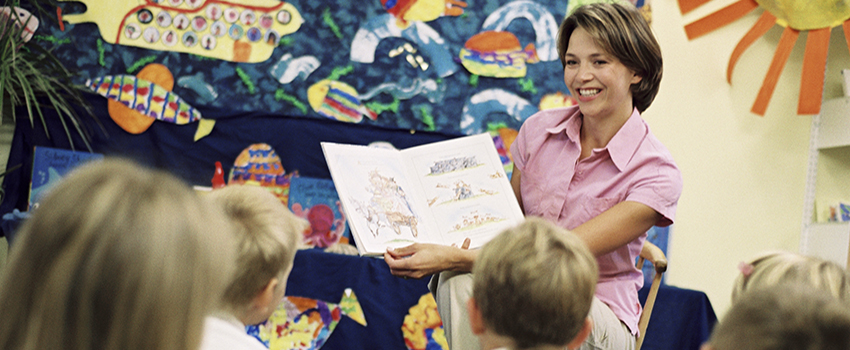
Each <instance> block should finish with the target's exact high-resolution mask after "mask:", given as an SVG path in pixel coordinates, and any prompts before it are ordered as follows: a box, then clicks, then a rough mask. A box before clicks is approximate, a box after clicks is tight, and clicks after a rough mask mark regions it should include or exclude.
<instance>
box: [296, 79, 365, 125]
mask: <svg viewBox="0 0 850 350" xmlns="http://www.w3.org/2000/svg"><path fill="white" fill-rule="evenodd" d="M307 101H308V102H309V103H310V107H313V110H314V111H316V113H319V114H320V115H322V116H325V117H327V118H330V119H335V120H339V121H342V122H349V123H359V122H360V121H361V120H363V117H364V116H365V117H367V118H369V119H372V120H376V119H378V114H377V113H375V112H374V111H372V110H370V109H369V108H368V107H366V106H365V105H364V104H363V103H362V102H361V101H360V95H358V93H357V90H356V89H354V88H353V87H352V86H351V85H348V84H346V83H343V82H341V81H338V80H330V79H324V80H321V81H319V82H317V83H315V84H313V85H311V86H310V87H309V88H307Z"/></svg>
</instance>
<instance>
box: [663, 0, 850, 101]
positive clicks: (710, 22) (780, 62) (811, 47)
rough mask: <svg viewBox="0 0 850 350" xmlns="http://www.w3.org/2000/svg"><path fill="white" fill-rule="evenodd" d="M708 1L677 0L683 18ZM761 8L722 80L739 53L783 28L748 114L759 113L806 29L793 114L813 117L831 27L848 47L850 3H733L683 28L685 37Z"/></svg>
mask: <svg viewBox="0 0 850 350" xmlns="http://www.w3.org/2000/svg"><path fill="white" fill-rule="evenodd" d="M709 1H711V0H678V2H679V9H680V10H681V11H682V14H686V13H688V12H690V11H691V10H693V9H695V8H697V7H699V6H700V5H702V4H704V3H707V2H709ZM758 7H761V8H763V9H764V10H765V11H764V13H762V15H761V17H759V19H758V21H757V22H756V24H755V25H753V27H752V28H751V29H750V31H749V32H747V34H746V35H744V37H743V38H741V40H740V41H739V42H738V45H737V46H735V50H734V51H732V56H731V57H730V58H729V66H728V67H727V68H726V81H728V82H730V83H731V81H732V70H733V69H734V68H735V63H736V62H737V61H738V58H740V57H741V54H742V53H743V52H744V51H745V50H746V49H747V48H748V47H750V45H751V44H752V43H753V42H755V41H756V39H758V38H760V37H761V36H762V35H764V34H765V33H767V31H768V30H769V29H770V28H771V27H773V26H774V25H780V26H782V27H785V29H784V31H783V32H782V37H781V38H780V39H779V44H778V46H777V47H776V52H775V53H774V55H773V60H772V61H771V62H770V68H768V70H767V75H766V76H765V78H764V82H763V83H762V85H761V89H760V90H759V93H758V96H757V97H756V101H755V103H753V107H752V109H751V111H752V112H753V113H756V114H758V115H762V116H763V115H764V112H765V110H766V109H767V104H768V102H770V97H771V96H772V95H773V90H774V88H775V87H776V82H777V81H778V80H779V74H780V73H782V68H783V67H784V66H785V62H786V61H787V60H788V56H789V55H790V54H791V49H793V48H794V43H795V42H796V41H797V37H798V36H799V35H800V31H804V30H807V31H808V32H809V33H808V36H807V39H806V50H805V54H804V57H803V75H802V79H801V81H800V100H799V102H798V103H797V114H817V113H819V112H820V105H821V99H822V97H823V78H824V71H825V68H826V57H827V51H828V49H829V34H830V29H832V28H833V27H836V26H839V25H842V26H843V27H844V36H845V38H846V40H847V44H848V47H850V4H849V3H848V2H845V1H842V0H738V1H737V2H735V3H733V4H731V5H729V6H726V7H724V8H722V9H720V10H717V11H715V12H714V13H712V14H710V15H708V16H705V17H703V18H701V19H699V20H696V21H694V22H693V23H691V24H688V25H686V26H685V33H686V34H687V36H688V39H694V38H697V37H699V36H701V35H704V34H707V33H709V32H711V31H713V30H715V29H718V28H720V27H722V26H725V25H727V24H729V23H732V22H734V21H736V20H738V19H739V18H741V17H743V16H744V15H746V14H748V13H750V12H752V11H754V10H755V9H756V8H758Z"/></svg>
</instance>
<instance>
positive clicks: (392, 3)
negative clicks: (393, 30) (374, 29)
mask: <svg viewBox="0 0 850 350" xmlns="http://www.w3.org/2000/svg"><path fill="white" fill-rule="evenodd" d="M381 5H382V6H383V7H384V10H386V11H387V13H389V14H391V15H392V16H393V17H395V18H396V20H397V22H398V24H399V25H398V26H399V28H406V27H407V26H408V25H409V23H410V22H430V21H433V20H435V19H437V18H440V17H442V16H453V17H457V16H460V15H462V14H463V9H464V8H465V7H466V2H465V1H459V0H381Z"/></svg>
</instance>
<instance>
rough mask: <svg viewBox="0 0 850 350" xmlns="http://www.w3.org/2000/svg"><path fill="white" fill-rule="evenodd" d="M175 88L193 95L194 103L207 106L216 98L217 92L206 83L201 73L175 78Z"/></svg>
mask: <svg viewBox="0 0 850 350" xmlns="http://www.w3.org/2000/svg"><path fill="white" fill-rule="evenodd" d="M177 86H179V87H180V88H183V89H186V90H187V91H191V92H192V93H194V95H195V96H194V97H195V101H196V102H200V103H203V104H209V103H212V102H213V101H215V99H216V98H218V92H217V91H215V88H214V87H213V86H212V85H210V84H209V83H207V80H206V77H204V73H203V72H197V73H195V74H193V75H186V76H182V77H180V78H177Z"/></svg>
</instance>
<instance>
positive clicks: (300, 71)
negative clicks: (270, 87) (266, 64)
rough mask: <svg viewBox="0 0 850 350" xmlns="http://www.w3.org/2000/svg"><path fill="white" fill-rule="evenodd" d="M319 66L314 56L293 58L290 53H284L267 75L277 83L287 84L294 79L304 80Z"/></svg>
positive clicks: (319, 63)
mask: <svg viewBox="0 0 850 350" xmlns="http://www.w3.org/2000/svg"><path fill="white" fill-rule="evenodd" d="M320 65H321V62H319V59H318V58H316V56H310V55H306V56H301V57H298V58H293V57H292V54H291V53H286V54H284V55H283V56H282V57H281V58H280V60H279V61H278V62H277V63H275V64H274V66H272V68H271V69H269V74H270V75H271V76H273V77H275V80H277V81H278V82H279V83H281V84H289V83H291V82H293V81H295V79H296V78H299V79H301V80H306V79H307V77H309V76H310V74H312V73H313V72H314V71H315V70H316V69H318V68H319V66H320Z"/></svg>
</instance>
